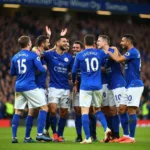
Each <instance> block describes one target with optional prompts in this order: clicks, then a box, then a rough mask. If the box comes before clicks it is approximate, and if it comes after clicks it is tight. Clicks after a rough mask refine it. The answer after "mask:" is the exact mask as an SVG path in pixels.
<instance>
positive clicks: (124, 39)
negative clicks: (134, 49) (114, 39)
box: [120, 37, 128, 49]
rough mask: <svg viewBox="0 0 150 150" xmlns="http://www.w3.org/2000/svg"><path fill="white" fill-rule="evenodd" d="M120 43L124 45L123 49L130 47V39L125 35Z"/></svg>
mask: <svg viewBox="0 0 150 150" xmlns="http://www.w3.org/2000/svg"><path fill="white" fill-rule="evenodd" d="M120 45H121V46H122V48H123V49H127V48H128V41H127V39H126V38H125V37H123V38H122V39H121V42H120Z"/></svg>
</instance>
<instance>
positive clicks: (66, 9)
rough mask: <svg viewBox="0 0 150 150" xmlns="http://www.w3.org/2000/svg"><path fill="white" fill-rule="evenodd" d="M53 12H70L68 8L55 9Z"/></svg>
mask: <svg viewBox="0 0 150 150" xmlns="http://www.w3.org/2000/svg"><path fill="white" fill-rule="evenodd" d="M52 11H60V12H66V11H68V8H60V7H53V8H52Z"/></svg>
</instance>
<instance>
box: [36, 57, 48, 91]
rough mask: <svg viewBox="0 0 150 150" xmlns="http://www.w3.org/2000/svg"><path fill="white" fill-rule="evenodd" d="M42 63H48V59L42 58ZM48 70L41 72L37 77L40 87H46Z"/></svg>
mask: <svg viewBox="0 0 150 150" xmlns="http://www.w3.org/2000/svg"><path fill="white" fill-rule="evenodd" d="M41 62H42V65H46V61H45V60H44V59H41ZM46 76H47V73H46V72H40V73H38V74H37V75H36V77H35V82H36V84H37V85H38V87H39V88H42V89H46Z"/></svg>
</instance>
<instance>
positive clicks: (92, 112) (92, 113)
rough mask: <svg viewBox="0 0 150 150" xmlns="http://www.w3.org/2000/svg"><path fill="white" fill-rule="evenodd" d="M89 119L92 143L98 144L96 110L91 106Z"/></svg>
mask: <svg viewBox="0 0 150 150" xmlns="http://www.w3.org/2000/svg"><path fill="white" fill-rule="evenodd" d="M89 119H90V134H91V137H92V141H93V142H97V141H98V139H97V136H96V123H97V120H96V115H95V109H94V106H90V110H89Z"/></svg>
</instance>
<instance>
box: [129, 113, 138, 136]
mask: <svg viewBox="0 0 150 150" xmlns="http://www.w3.org/2000/svg"><path fill="white" fill-rule="evenodd" d="M136 123H137V118H136V114H133V115H129V128H130V137H132V138H134V135H135V129H136Z"/></svg>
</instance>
